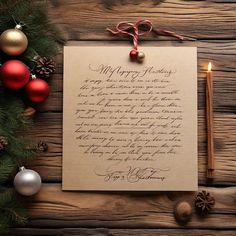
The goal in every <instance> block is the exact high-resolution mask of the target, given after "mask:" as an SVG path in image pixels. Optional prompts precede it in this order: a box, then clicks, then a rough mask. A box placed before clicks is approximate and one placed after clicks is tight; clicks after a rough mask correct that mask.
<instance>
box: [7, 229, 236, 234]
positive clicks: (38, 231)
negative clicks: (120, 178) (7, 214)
mask: <svg viewBox="0 0 236 236" xmlns="http://www.w3.org/2000/svg"><path fill="white" fill-rule="evenodd" d="M23 235H24V236H69V235H70V236H71V235H73V236H137V235H138V236H176V235H182V236H203V235H207V236H233V235H235V231H233V230H228V231H226V230H192V229H191V230H189V229H182V230H179V229H175V230H168V229H108V228H96V229H91V228H90V229H89V228H64V229H40V228H16V229H12V230H11V232H10V233H9V235H8V236H23Z"/></svg>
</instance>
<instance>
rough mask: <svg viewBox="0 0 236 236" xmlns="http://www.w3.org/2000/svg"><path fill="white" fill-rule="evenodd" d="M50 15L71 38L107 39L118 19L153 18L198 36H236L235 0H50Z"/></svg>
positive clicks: (162, 23) (154, 22) (155, 22)
mask: <svg viewBox="0 0 236 236" xmlns="http://www.w3.org/2000/svg"><path fill="white" fill-rule="evenodd" d="M50 2H51V7H50V10H49V15H50V16H51V17H52V18H53V19H54V22H55V23H57V24H58V25H59V26H60V27H61V29H62V30H63V32H64V35H65V37H66V38H67V39H69V40H71V39H72V40H78V39H80V40H84V39H85V40H88V39H96V40H104V39H108V38H109V34H106V33H105V32H104V30H105V29H106V27H108V26H109V27H114V26H115V25H116V24H117V22H119V21H123V20H127V21H137V20H138V19H146V18H148V19H150V20H151V21H152V22H153V24H154V25H155V26H157V27H160V28H166V29H169V30H174V31H176V32H178V33H179V34H187V35H191V36H193V37H195V38H204V39H206V38H209V39H216V38H217V39H225V38H234V39H235V37H236V32H235V22H236V14H235V11H236V2H235V1H222V2H220V1H201V0H195V1H184V0H163V1H160V0H146V1H142V0H100V1H98V0H89V1H88V0H80V1H76V0H51V1H50Z"/></svg>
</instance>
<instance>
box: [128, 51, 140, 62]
mask: <svg viewBox="0 0 236 236" xmlns="http://www.w3.org/2000/svg"><path fill="white" fill-rule="evenodd" d="M129 56H130V59H131V60H132V61H134V60H137V57H138V51H137V50H135V49H132V50H131V51H130V53H129Z"/></svg>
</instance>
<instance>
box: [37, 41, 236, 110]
mask: <svg viewBox="0 0 236 236" xmlns="http://www.w3.org/2000/svg"><path fill="white" fill-rule="evenodd" d="M72 43H73V42H71V43H68V44H72ZM84 43H85V44H89V43H90V44H93V45H107V44H109V45H114V46H117V45H128V44H127V42H123V43H121V42H108V41H107V42H84ZM142 45H143V46H157V47H158V46H196V47H198V108H199V109H201V110H202V109H205V82H206V70H207V65H208V62H209V61H211V62H212V64H213V81H214V110H215V111H223V112H234V111H235V108H236V105H235V103H233V102H232V101H234V100H236V67H235V65H236V40H234V41H219V40H218V41H214V42H209V41H204V42H199V41H197V42H184V43H179V42H163V41H161V42H157V41H152V42H143V43H142ZM144 50H145V49H144ZM127 54H128V52H127ZM62 60H63V59H62V49H61V53H60V54H59V55H58V56H57V58H56V61H57V70H56V74H55V75H54V76H53V77H52V79H51V88H52V91H51V94H50V97H49V99H48V100H47V101H46V103H44V104H43V105H40V107H39V109H38V110H40V111H42V112H45V111H61V110H62V90H63V76H62V71H63V69H62ZM226 94H227V96H226Z"/></svg>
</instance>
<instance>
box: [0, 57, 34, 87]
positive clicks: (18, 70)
mask: <svg viewBox="0 0 236 236" xmlns="http://www.w3.org/2000/svg"><path fill="white" fill-rule="evenodd" d="M0 78H1V80H2V83H3V85H4V87H6V88H9V89H12V90H17V89H21V88H23V87H24V86H25V85H26V84H27V83H28V81H29V78H30V71H29V70H28V68H27V66H26V65H25V64H24V63H22V62H21V61H18V60H10V61H7V62H5V63H4V64H3V65H2V67H1V70H0Z"/></svg>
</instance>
